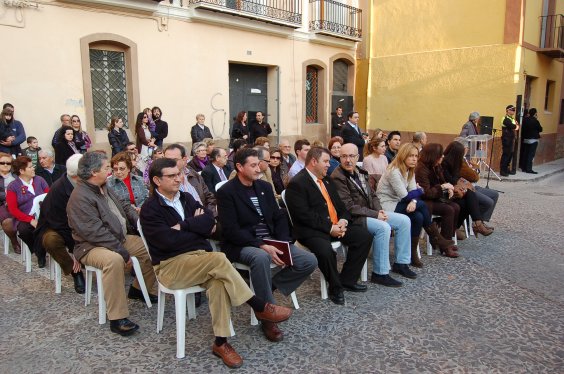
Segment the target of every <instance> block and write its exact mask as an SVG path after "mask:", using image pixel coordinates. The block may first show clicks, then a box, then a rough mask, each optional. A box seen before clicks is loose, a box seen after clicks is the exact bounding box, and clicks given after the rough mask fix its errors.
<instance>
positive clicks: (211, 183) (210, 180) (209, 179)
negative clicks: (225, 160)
mask: <svg viewBox="0 0 564 374" xmlns="http://www.w3.org/2000/svg"><path fill="white" fill-rule="evenodd" d="M223 173H224V174H225V178H228V179H229V175H230V174H231V168H230V167H229V166H227V165H225V166H224V167H223ZM201 175H202V178H203V179H204V182H206V186H208V190H210V191H211V192H213V193H215V185H216V184H218V183H219V182H221V177H220V176H219V173H218V172H217V169H216V168H215V166H214V165H213V164H212V163H211V162H210V163H209V164H207V166H206V167H205V168H204V169H203V170H202V174H201Z"/></svg>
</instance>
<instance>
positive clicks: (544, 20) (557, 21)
mask: <svg viewBox="0 0 564 374" xmlns="http://www.w3.org/2000/svg"><path fill="white" fill-rule="evenodd" d="M539 52H540V53H542V54H545V55H547V56H549V57H552V58H564V15H562V14H551V15H548V16H542V17H541V40H540V50H539Z"/></svg>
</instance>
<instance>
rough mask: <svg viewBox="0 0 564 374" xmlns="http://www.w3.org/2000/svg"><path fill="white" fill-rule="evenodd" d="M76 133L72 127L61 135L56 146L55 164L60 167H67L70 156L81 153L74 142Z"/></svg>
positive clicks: (64, 130) (65, 129) (67, 128)
mask: <svg viewBox="0 0 564 374" xmlns="http://www.w3.org/2000/svg"><path fill="white" fill-rule="evenodd" d="M75 133H76V131H74V130H73V129H72V127H66V128H64V129H63V130H62V131H61V132H60V133H59V139H58V140H57V145H55V163H56V164H58V165H66V163H67V160H68V159H69V157H70V156H72V155H74V154H76V153H80V150H79V149H78V147H77V145H76V143H75V142H74V139H75V135H76V134H75Z"/></svg>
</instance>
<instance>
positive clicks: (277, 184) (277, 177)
mask: <svg viewBox="0 0 564 374" xmlns="http://www.w3.org/2000/svg"><path fill="white" fill-rule="evenodd" d="M268 167H270V172H271V174H272V184H274V189H275V192H276V195H280V194H281V193H282V191H284V190H285V189H286V185H287V184H288V165H286V163H285V162H282V152H281V151H280V149H278V148H271V149H270V164H269V165H268Z"/></svg>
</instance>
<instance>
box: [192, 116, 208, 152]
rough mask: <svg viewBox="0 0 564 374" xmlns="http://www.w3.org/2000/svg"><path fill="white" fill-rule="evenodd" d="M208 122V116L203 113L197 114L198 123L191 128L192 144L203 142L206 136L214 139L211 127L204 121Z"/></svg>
mask: <svg viewBox="0 0 564 374" xmlns="http://www.w3.org/2000/svg"><path fill="white" fill-rule="evenodd" d="M205 122H206V117H205V116H204V115H203V114H197V115H196V124H195V125H194V126H192V130H190V136H191V137H192V144H193V145H194V144H196V143H198V142H201V141H202V140H204V139H205V138H210V139H213V135H212V133H211V130H210V128H209V127H207V126H206V125H205V124H204V123H205Z"/></svg>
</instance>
